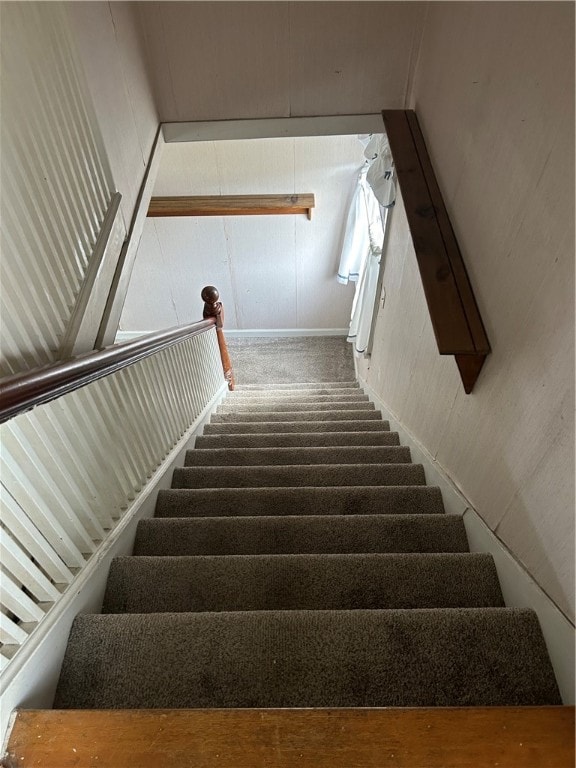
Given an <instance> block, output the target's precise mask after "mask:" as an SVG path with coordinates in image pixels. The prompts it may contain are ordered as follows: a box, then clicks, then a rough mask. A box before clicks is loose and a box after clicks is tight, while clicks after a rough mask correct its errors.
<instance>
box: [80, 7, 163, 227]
mask: <svg viewBox="0 0 576 768" xmlns="http://www.w3.org/2000/svg"><path fill="white" fill-rule="evenodd" d="M66 6H67V10H68V13H69V15H70V20H71V24H72V30H73V33H74V36H75V42H76V47H77V50H78V52H79V55H80V59H81V61H82V64H83V67H84V71H85V73H86V79H87V81H88V87H89V90H90V93H91V96H92V100H93V102H94V108H95V112H96V117H97V120H98V123H99V126H100V130H101V132H102V136H103V140H104V145H105V147H106V151H107V154H108V158H109V161H110V166H111V168H112V174H113V176H114V181H115V184H116V189H117V190H118V191H119V192H120V193H121V194H122V202H121V210H122V215H123V218H124V224H125V226H126V229H127V230H128V228H129V226H130V221H131V219H132V215H133V212H134V207H135V204H136V198H137V196H138V191H139V189H140V185H141V183H142V179H143V177H144V171H145V170H146V165H147V163H148V160H149V157H150V151H151V149H152V144H153V141H154V137H155V135H156V132H157V130H158V124H159V119H158V114H157V111H156V106H155V102H154V97H153V95H152V91H151V87H150V84H149V81H148V71H147V68H146V62H145V57H144V51H143V44H142V34H141V29H140V19H139V16H138V14H137V9H136V6H135V4H134V3H130V2H81V3H79V2H72V3H66Z"/></svg>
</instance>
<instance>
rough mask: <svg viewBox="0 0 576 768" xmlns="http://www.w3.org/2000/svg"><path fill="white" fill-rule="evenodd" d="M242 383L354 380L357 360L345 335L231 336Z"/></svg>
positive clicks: (236, 370) (232, 354) (231, 349)
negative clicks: (353, 356)
mask: <svg viewBox="0 0 576 768" xmlns="http://www.w3.org/2000/svg"><path fill="white" fill-rule="evenodd" d="M228 350H229V352H230V357H231V359H232V364H233V367H234V376H235V379H236V383H237V384H239V385H243V384H252V385H257V386H258V387H267V386H269V385H271V384H280V385H282V386H284V385H285V384H288V383H298V382H330V383H334V382H339V381H343V382H353V381H354V377H355V374H354V360H353V358H352V351H351V345H350V344H349V343H348V342H347V341H346V338H345V337H344V336H295V337H284V338H280V337H276V338H269V337H255V338H233V337H228Z"/></svg>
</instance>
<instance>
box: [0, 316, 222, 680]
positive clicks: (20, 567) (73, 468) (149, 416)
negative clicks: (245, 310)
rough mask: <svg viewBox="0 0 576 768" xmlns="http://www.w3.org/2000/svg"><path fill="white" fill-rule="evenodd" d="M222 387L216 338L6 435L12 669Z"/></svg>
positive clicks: (96, 385)
mask: <svg viewBox="0 0 576 768" xmlns="http://www.w3.org/2000/svg"><path fill="white" fill-rule="evenodd" d="M222 383H223V374H222V364H221V360H220V353H219V350H218V344H217V340H216V332H215V331H214V329H211V330H210V331H208V332H206V333H203V334H201V335H199V336H195V337H193V338H192V339H188V340H186V341H184V342H181V343H180V344H178V345H175V346H173V347H171V348H168V349H166V350H163V351H162V352H159V353H158V354H156V355H153V356H151V357H148V358H145V359H144V360H141V361H140V362H138V363H135V364H134V365H132V366H130V367H129V368H125V369H122V370H120V371H117V372H116V373H114V374H111V375H110V376H107V377H105V378H103V379H100V380H98V381H96V382H93V383H91V384H89V385H87V386H85V387H82V388H80V389H78V390H76V391H74V392H71V393H69V394H67V395H64V396H63V397H61V398H59V399H58V400H55V401H53V402H50V403H47V404H45V405H42V406H38V407H37V408H34V409H32V410H31V411H28V412H26V413H22V414H19V415H18V416H16V417H15V418H13V419H11V420H9V421H8V422H6V423H5V424H3V425H2V428H1V437H2V446H3V448H2V454H1V462H2V467H1V469H2V486H1V489H2V525H3V528H2V538H1V541H0V546H1V548H2V594H1V597H0V614H1V617H2V620H3V621H4V626H3V628H2V632H3V635H2V641H1V642H3V643H7V644H8V645H9V646H11V647H10V648H8V649H3V653H4V652H6V654H7V657H8V658H12V657H14V658H18V650H19V648H20V646H21V645H22V643H24V642H25V641H26V640H27V638H28V637H29V636H31V635H32V634H33V633H34V632H35V631H36V625H39V626H41V623H42V622H43V620H44V616H45V612H46V611H47V610H48V608H49V607H50V606H49V605H48V604H47V603H51V604H52V603H54V604H56V603H57V602H58V601H59V600H60V599H61V594H60V590H59V589H56V587H55V586H54V585H55V584H58V585H66V586H69V585H70V584H72V582H73V580H74V577H75V576H76V575H77V570H78V569H80V570H82V569H83V568H84V567H85V565H86V561H89V562H90V561H92V560H93V559H94V558H98V553H99V548H100V546H101V545H102V543H103V542H105V541H106V539H107V537H108V536H109V534H110V532H111V530H113V528H114V526H115V524H116V523H117V521H118V520H120V519H122V518H123V517H124V516H125V515H126V510H127V509H128V508H129V507H130V505H131V502H132V501H133V500H134V499H135V498H136V497H137V496H138V494H139V493H141V491H142V489H143V488H144V487H145V486H146V483H147V481H148V478H150V477H151V476H152V475H153V473H154V472H155V471H156V469H157V468H158V467H159V466H160V464H161V463H162V461H163V460H164V458H165V457H166V456H167V455H168V454H169V453H170V451H171V450H172V449H173V448H174V446H175V445H176V443H177V442H178V440H179V439H180V438H181V437H182V435H183V434H184V433H185V432H186V431H187V430H188V429H189V428H190V426H191V425H192V424H193V423H194V421H195V420H196V418H197V417H198V416H199V415H200V414H201V413H202V411H203V409H204V408H205V407H206V405H207V404H208V403H209V402H210V401H211V399H212V398H213V397H214V396H215V395H216V393H217V392H219V391H220V390H221V388H222ZM22 586H25V587H26V589H27V590H28V591H23V590H22ZM29 593H30V594H29ZM46 601H47V602H46ZM9 670H10V664H8V665H7V666H6V671H9ZM2 682H3V681H2Z"/></svg>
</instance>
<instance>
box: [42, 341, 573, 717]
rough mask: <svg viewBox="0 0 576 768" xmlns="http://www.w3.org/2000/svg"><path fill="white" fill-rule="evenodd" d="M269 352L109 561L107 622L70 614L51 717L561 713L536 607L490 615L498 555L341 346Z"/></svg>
mask: <svg viewBox="0 0 576 768" xmlns="http://www.w3.org/2000/svg"><path fill="white" fill-rule="evenodd" d="M276 341H277V340H273V339H272V340H271V339H265V340H264V343H263V344H260V345H253V344H244V345H242V344H240V345H238V348H240V347H243V349H244V352H245V356H244V367H242V366H239V367H238V368H237V375H238V374H239V380H241V381H246V382H248V383H247V384H246V385H245V387H244V388H242V387H241V388H239V390H238V392H237V393H235V394H234V395H232V396H231V397H229V398H228V399H227V400H226V402H225V404H224V405H223V406H221V407H220V408H219V409H218V413H217V414H214V415H213V416H212V418H211V423H210V424H208V425H206V427H205V428H204V435H205V436H203V437H200V438H198V440H197V443H196V447H195V448H194V450H192V451H189V452H188V453H187V455H186V465H187V466H185V467H183V468H179V469H177V470H176V471H175V472H174V475H173V482H172V489H170V490H165V491H160V493H159V494H158V501H157V506H156V516H155V519H152V520H142V521H141V522H140V523H139V525H138V530H137V534H136V542H135V548H134V555H133V556H130V557H118V558H115V559H114V560H113V562H112V565H111V568H110V573H109V578H108V583H107V590H106V596H105V601H104V608H103V610H104V614H102V615H89V614H88V615H83V616H79V617H77V618H76V620H75V622H74V624H73V627H72V630H71V633H70V640H69V644H68V648H67V651H66V657H65V660H64V664H63V666H62V672H61V676H60V681H59V684H58V689H57V693H56V699H55V706H56V707H61V708H71V707H78V708H104V709H106V708H123V707H126V708H139V707H145V708H179V707H357V706H359V707H366V706H370V707H380V706H464V705H466V706H504V705H519V706H520V705H545V704H558V703H560V697H559V693H558V688H557V685H556V682H555V679H554V674H553V671H552V668H551V666H550V661H549V659H548V656H547V652H546V648H545V645H544V641H543V638H542V633H541V631H540V627H539V625H538V621H537V618H536V616H535V614H534V613H533V612H532V611H527V610H515V609H508V608H504V607H502V606H503V602H502V594H501V590H500V586H499V583H498V579H497V575H496V569H495V566H494V562H493V559H492V557H491V556H489V555H483V554H471V553H469V552H468V542H467V540H466V533H465V529H464V523H463V520H462V518H461V517H457V516H449V515H446V514H444V507H443V503H442V497H441V494H440V490H439V489H438V488H432V487H428V486H426V485H425V483H426V479H425V476H424V470H423V468H422V466H421V465H417V464H412V463H410V451H409V450H408V449H407V448H405V447H401V446H399V444H398V443H399V440H398V435H397V434H396V433H391V432H390V431H389V425H388V423H387V422H384V421H382V418H381V414H380V413H379V412H378V411H376V410H375V409H374V406H373V405H372V404H371V403H368V402H367V401H366V399H365V398H364V397H363V396H362V395H361V392H360V390H359V389H358V388H357V386H356V385H353V384H351V383H350V380H351V379H352V378H353V369H351V357H350V354H349V347H348V346H347V345H346V346H344V345H345V344H346V343H345V342H344V341H343V339H337V340H335V343H333V344H332V343H331V342H330V343H329V344H328V346H329V348H330V349H331V350H333V352H334V355H333V359H332V360H329V359H327V358H326V356H325V355H323V362H322V363H321V364H320V363H319V361H318V360H317V359H316V352H315V351H314V350H315V349H316V347H315V343H314V344H312V345H310V344H307V345H306V344H303V342H302V340H301V339H289V340H283V343H282V344H277V343H275V342H276ZM285 341H287V342H289V343H284V342H285ZM336 342H337V343H336ZM326 345H327V343H326V340H325V339H319V340H318V349H320V348H323V349H324V350H325V349H326ZM256 348H257V353H258V356H259V359H258V366H257V367H258V379H257V380H258V381H259V380H260V376H261V371H262V370H266V374H267V378H268V379H269V380H270V381H277V382H278V383H277V384H276V385H274V386H271V387H270V388H269V389H268V390H267V391H266V392H262V391H259V390H257V389H255V388H253V387H251V386H250V384H249V382H250V381H251V380H252V377H253V376H254V377H255V376H256V368H255V365H256V364H255V359H256V358H254V360H252V359H251V357H250V355H251V354H252V353H253V351H254V350H255V349H256ZM344 349H346V356H347V361H346V363H345V364H343V363H342V359H341V358H340V357H339V355H340V354H341V353H342V352H343V350H344ZM279 350H281V356H280V357H278V351H279ZM272 352H273V356H272ZM269 353H270V354H269ZM262 360H264V362H262ZM274 366H276V367H274ZM307 366H308V367H307ZM251 369H253V370H252V372H250V371H251ZM298 369H299V370H298ZM290 370H298V377H299V379H300V381H302V376H303V375H304V374H303V373H302V370H304V371H305V374H306V377H307V378H309V379H311V380H312V381H314V379H315V378H316V379H319V380H322V378H323V377H324V376H325V377H326V380H325V382H324V383H322V384H321V385H320V386H318V385H317V384H316V385H314V384H310V383H307V384H297V383H294V384H290V383H286V382H290V381H294V379H291V378H290V376H289V375H288V371H290ZM332 395H333V396H332Z"/></svg>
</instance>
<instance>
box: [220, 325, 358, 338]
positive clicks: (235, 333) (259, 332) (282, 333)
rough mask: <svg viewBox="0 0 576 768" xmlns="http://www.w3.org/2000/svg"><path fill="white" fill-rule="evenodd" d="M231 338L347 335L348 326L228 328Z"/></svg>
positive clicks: (227, 332)
mask: <svg viewBox="0 0 576 768" xmlns="http://www.w3.org/2000/svg"><path fill="white" fill-rule="evenodd" d="M225 333H226V337H227V338H229V339H248V338H256V337H258V336H260V337H268V338H270V337H277V338H281V337H288V336H347V335H348V328H254V329H234V330H226V331H225Z"/></svg>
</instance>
